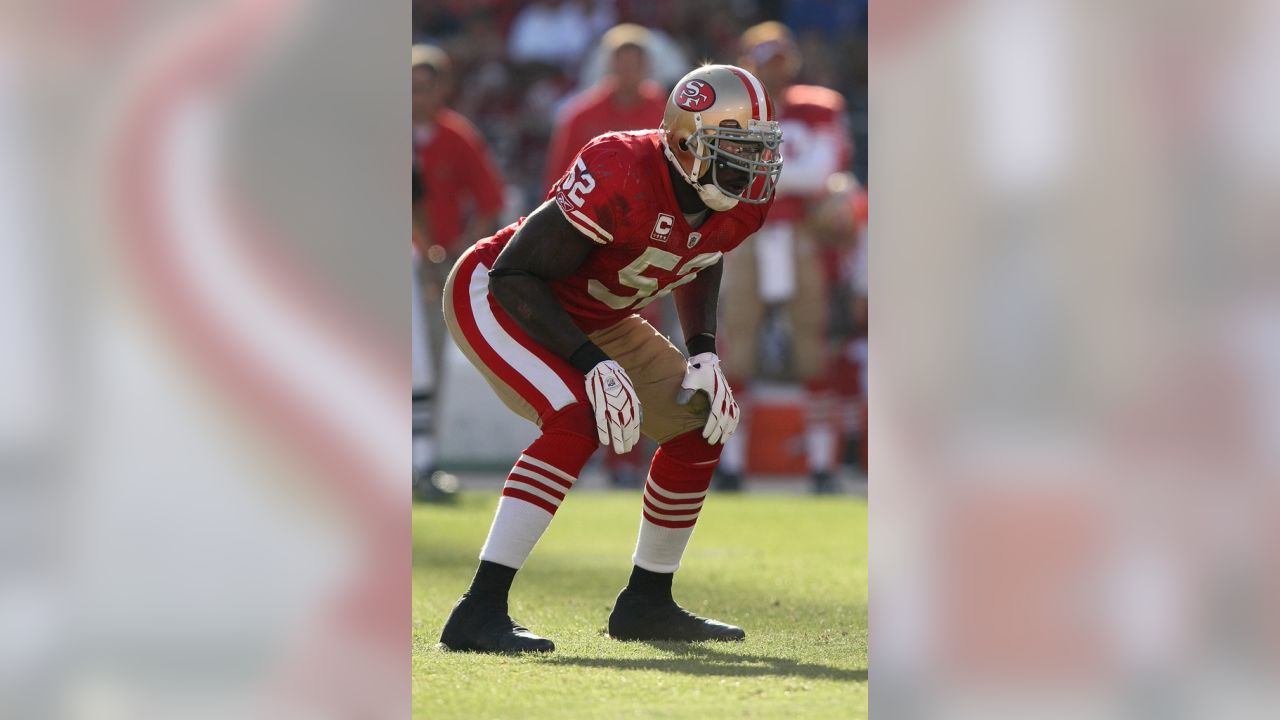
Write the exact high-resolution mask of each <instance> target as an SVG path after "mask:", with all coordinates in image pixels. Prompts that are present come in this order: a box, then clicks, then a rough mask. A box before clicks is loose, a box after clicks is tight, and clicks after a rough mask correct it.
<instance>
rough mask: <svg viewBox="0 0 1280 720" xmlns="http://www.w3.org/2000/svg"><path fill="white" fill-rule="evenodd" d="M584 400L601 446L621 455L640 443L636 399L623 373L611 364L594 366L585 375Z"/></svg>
mask: <svg viewBox="0 0 1280 720" xmlns="http://www.w3.org/2000/svg"><path fill="white" fill-rule="evenodd" d="M587 397H588V398H590V400H591V407H592V408H593V409H594V410H595V411H596V430H597V431H598V432H599V433H600V444H601V445H613V450H614V452H616V453H618V454H619V455H621V454H622V453H625V452H627V451H628V450H630V449H631V448H632V447H634V446H635V444H636V442H637V441H638V440H639V439H640V417H641V415H640V398H639V397H638V396H637V395H636V389H635V387H634V386H633V385H632V384H631V378H629V377H627V371H626V370H623V369H622V366H621V365H619V364H618V363H616V362H614V361H612V360H605V361H603V362H600V363H597V364H596V366H595V367H593V368H591V372H589V373H587Z"/></svg>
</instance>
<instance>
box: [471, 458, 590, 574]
mask: <svg viewBox="0 0 1280 720" xmlns="http://www.w3.org/2000/svg"><path fill="white" fill-rule="evenodd" d="M576 480H577V478H575V477H573V476H572V475H569V474H568V473H566V472H564V471H563V470H560V469H559V468H557V467H555V466H554V465H551V464H550V463H546V462H543V461H541V460H538V459H537V458H533V457H530V456H529V455H527V454H525V455H521V456H520V459H519V460H517V461H516V464H515V467H513V468H511V472H510V474H508V475H507V482H506V484H505V485H504V486H503V488H502V497H501V498H500V499H499V500H498V511H497V512H496V513H494V516H493V525H491V526H490V527H489V537H488V538H487V539H486V540H485V542H484V547H483V548H481V549H480V559H481V560H488V561H490V562H496V563H498V564H499V565H506V566H507V567H513V568H516V569H517V570H519V569H520V568H521V567H522V566H523V565H524V561H525V560H527V559H528V558H529V553H530V552H532V551H533V546H534V545H536V544H537V543H538V539H539V538H541V537H542V534H543V533H544V532H546V531H547V526H549V525H550V524H551V518H552V517H554V515H555V511H556V510H557V509H558V508H559V507H560V502H561V501H563V500H564V495H565V493H567V492H569V489H570V488H572V487H573V483H574V482H575V481H576Z"/></svg>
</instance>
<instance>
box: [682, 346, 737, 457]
mask: <svg viewBox="0 0 1280 720" xmlns="http://www.w3.org/2000/svg"><path fill="white" fill-rule="evenodd" d="M680 387H682V388H684V389H683V390H681V391H680V392H679V393H678V394H676V403H678V404H680V405H684V404H685V403H687V402H689V400H690V399H691V398H692V397H693V395H694V393H696V392H698V391H702V392H704V393H706V394H707V397H708V398H709V399H710V400H711V414H710V415H708V416H707V424H706V425H704V426H703V428H702V437H703V438H705V439H706V441H707V443H708V444H710V445H715V444H716V443H720V444H721V445H723V444H725V443H726V442H728V441H729V436H731V435H733V431H734V430H737V429H738V420H739V419H740V418H741V417H742V413H740V412H738V403H736V402H734V400H733V391H732V390H730V389H729V383H728V382H725V379H724V371H723V370H721V369H720V358H719V357H718V356H716V354H715V353H709V352H706V353H699V354H697V355H694V356H693V357H691V358H689V367H688V368H687V369H686V370H685V371H684V380H682V381H681V382H680Z"/></svg>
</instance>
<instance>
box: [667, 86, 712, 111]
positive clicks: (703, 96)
mask: <svg viewBox="0 0 1280 720" xmlns="http://www.w3.org/2000/svg"><path fill="white" fill-rule="evenodd" d="M715 101H716V89H715V88H713V87H711V83H709V82H707V81H706V80H690V81H689V82H687V83H685V84H684V85H682V86H680V89H679V90H677V91H676V104H677V105H679V106H680V107H681V108H683V109H685V110H689V111H691V112H702V111H703V110H706V109H707V108H709V107H711V106H712V105H713V104H714V103H715Z"/></svg>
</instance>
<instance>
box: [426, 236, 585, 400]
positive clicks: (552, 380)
mask: <svg viewBox="0 0 1280 720" xmlns="http://www.w3.org/2000/svg"><path fill="white" fill-rule="evenodd" d="M455 273H456V275H455V279H454V284H453V288H452V292H453V297H452V298H451V300H452V304H453V312H454V317H455V319H456V321H457V323H458V328H459V330H461V331H462V335H463V338H464V339H465V341H466V343H467V345H469V346H470V348H471V350H472V351H474V353H475V355H476V356H477V357H478V358H479V359H480V361H481V362H482V363H484V366H485V368H487V369H488V371H489V372H490V373H492V375H493V376H495V377H496V378H497V379H498V380H499V381H500V382H502V383H503V384H504V385H506V386H507V387H509V388H510V389H511V390H512V391H513V392H515V393H516V394H517V395H519V396H520V397H521V398H522V399H523V400H524V401H525V402H526V403H528V404H529V405H530V406H532V407H533V410H534V412H535V413H537V415H538V417H539V418H540V419H543V418H546V417H547V416H549V415H550V414H552V413H554V412H556V411H557V410H561V409H563V408H565V407H566V406H568V405H571V404H573V403H575V402H588V400H587V396H586V387H585V385H584V383H583V379H582V373H580V372H578V371H577V370H576V369H575V368H574V367H573V366H571V365H569V363H568V362H566V361H565V360H563V359H562V358H560V357H559V356H557V355H555V354H554V353H552V352H551V351H550V350H548V349H546V348H545V347H543V346H542V345H540V344H539V343H538V342H537V341H536V340H534V339H533V338H531V337H529V335H528V334H527V333H525V332H524V330H521V329H520V326H518V325H517V324H516V322H515V320H513V319H511V316H510V315H508V314H507V312H506V311H505V310H503V309H502V307H501V306H500V305H498V301H497V300H495V299H494V297H493V295H492V294H491V293H490V292H489V268H488V267H487V266H486V265H485V264H484V263H483V262H481V261H480V258H479V256H478V255H477V254H476V253H475V251H474V250H468V251H467V252H466V253H464V254H463V255H462V257H461V258H460V259H459V260H458V268H457V269H456V270H455Z"/></svg>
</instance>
